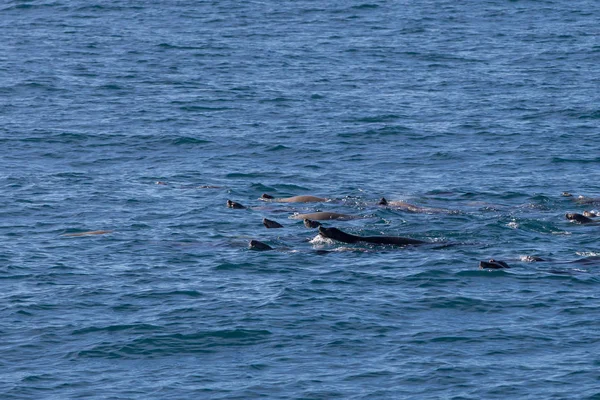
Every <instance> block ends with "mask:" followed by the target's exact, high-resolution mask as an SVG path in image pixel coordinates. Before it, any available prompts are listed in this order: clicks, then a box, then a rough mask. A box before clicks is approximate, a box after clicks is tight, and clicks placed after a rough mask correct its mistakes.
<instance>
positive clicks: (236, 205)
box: [227, 200, 246, 209]
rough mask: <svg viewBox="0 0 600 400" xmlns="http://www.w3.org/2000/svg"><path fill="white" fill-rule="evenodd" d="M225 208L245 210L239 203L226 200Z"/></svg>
mask: <svg viewBox="0 0 600 400" xmlns="http://www.w3.org/2000/svg"><path fill="white" fill-rule="evenodd" d="M227 207H229V208H238V209H242V208H246V207H245V206H243V205H241V204H240V203H236V202H235V201H231V200H227Z"/></svg>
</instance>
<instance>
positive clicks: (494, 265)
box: [479, 258, 510, 269]
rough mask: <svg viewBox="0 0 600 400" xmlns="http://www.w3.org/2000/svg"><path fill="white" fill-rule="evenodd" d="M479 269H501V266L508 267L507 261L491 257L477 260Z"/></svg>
mask: <svg viewBox="0 0 600 400" xmlns="http://www.w3.org/2000/svg"><path fill="white" fill-rule="evenodd" d="M479 268H480V269H501V268H510V267H509V266H508V264H507V263H505V262H504V261H499V260H494V259H493V258H492V259H491V260H490V261H479Z"/></svg>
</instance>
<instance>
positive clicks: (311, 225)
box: [304, 218, 321, 229]
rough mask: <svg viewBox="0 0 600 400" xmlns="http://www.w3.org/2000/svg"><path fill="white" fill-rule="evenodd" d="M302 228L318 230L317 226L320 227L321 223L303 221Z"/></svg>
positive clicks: (310, 220) (309, 220) (308, 220)
mask: <svg viewBox="0 0 600 400" xmlns="http://www.w3.org/2000/svg"><path fill="white" fill-rule="evenodd" d="M304 226H305V227H307V228H309V229H312V228H318V227H319V226H321V223H320V222H319V221H313V220H312V219H307V218H305V219H304Z"/></svg>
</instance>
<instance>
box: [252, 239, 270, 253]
mask: <svg viewBox="0 0 600 400" xmlns="http://www.w3.org/2000/svg"><path fill="white" fill-rule="evenodd" d="M248 248H249V249H250V250H257V251H265V250H273V248H272V247H271V246H269V245H268V244H266V243H263V242H260V241H258V240H251V241H250V243H249V244H248Z"/></svg>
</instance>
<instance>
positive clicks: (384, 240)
mask: <svg viewBox="0 0 600 400" xmlns="http://www.w3.org/2000/svg"><path fill="white" fill-rule="evenodd" d="M562 195H563V196H565V197H571V196H572V195H571V194H569V193H567V192H564V193H563V194H562ZM260 200H263V201H270V202H278V203H316V202H325V201H328V199H326V198H322V197H316V196H293V197H285V198H275V197H273V196H271V195H268V194H263V195H262V196H261V197H260ZM576 202H577V203H579V204H595V203H600V199H595V198H587V197H583V196H580V197H578V198H577V199H576ZM378 205H380V206H392V207H395V208H398V209H401V210H406V211H411V212H449V210H443V209H434V208H424V207H419V206H416V205H413V204H409V203H406V202H389V201H387V200H386V199H385V198H382V199H381V200H380V201H379V202H378ZM227 207H229V208H235V209H244V208H246V207H245V206H243V205H242V204H240V203H237V202H234V201H231V200H227ZM599 216H600V213H597V212H593V211H584V212H583V214H579V213H567V214H565V218H566V219H568V220H570V221H572V222H575V223H579V224H594V223H598V222H597V221H596V220H594V219H593V218H595V217H599ZM290 218H291V219H302V220H303V221H304V225H305V226H306V227H307V228H313V229H314V228H318V231H319V235H320V236H321V237H324V238H327V239H331V240H335V241H338V242H342V243H349V244H352V243H368V244H374V245H391V246H414V245H421V244H427V243H430V242H426V241H422V240H418V239H412V238H408V237H402V236H358V235H353V234H350V233H347V232H344V231H342V230H340V229H338V228H334V227H324V226H323V225H322V224H321V223H320V222H318V221H331V220H342V221H344V220H351V219H355V218H360V217H356V216H352V215H347V214H340V213H334V212H314V213H308V214H294V215H293V216H291V217H290ZM262 222H263V225H264V226H265V227H266V228H269V229H276V228H283V225H281V224H280V223H279V222H277V221H273V220H270V219H267V218H264V219H263V221H262ZM249 248H250V249H251V250H258V251H265V250H274V248H273V247H271V246H269V245H268V244H266V243H263V242H261V241H259V240H251V241H250V243H249ZM585 260H588V259H585ZM585 260H583V262H586V261H585ZM525 261H527V262H532V261H545V260H543V259H542V258H540V257H531V256H529V257H526V260H525ZM579 261H582V260H579ZM588 261H589V260H588ZM479 268H480V269H506V268H510V266H509V265H508V264H507V263H506V262H505V261H501V260H495V259H490V260H489V261H480V262H479Z"/></svg>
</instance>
